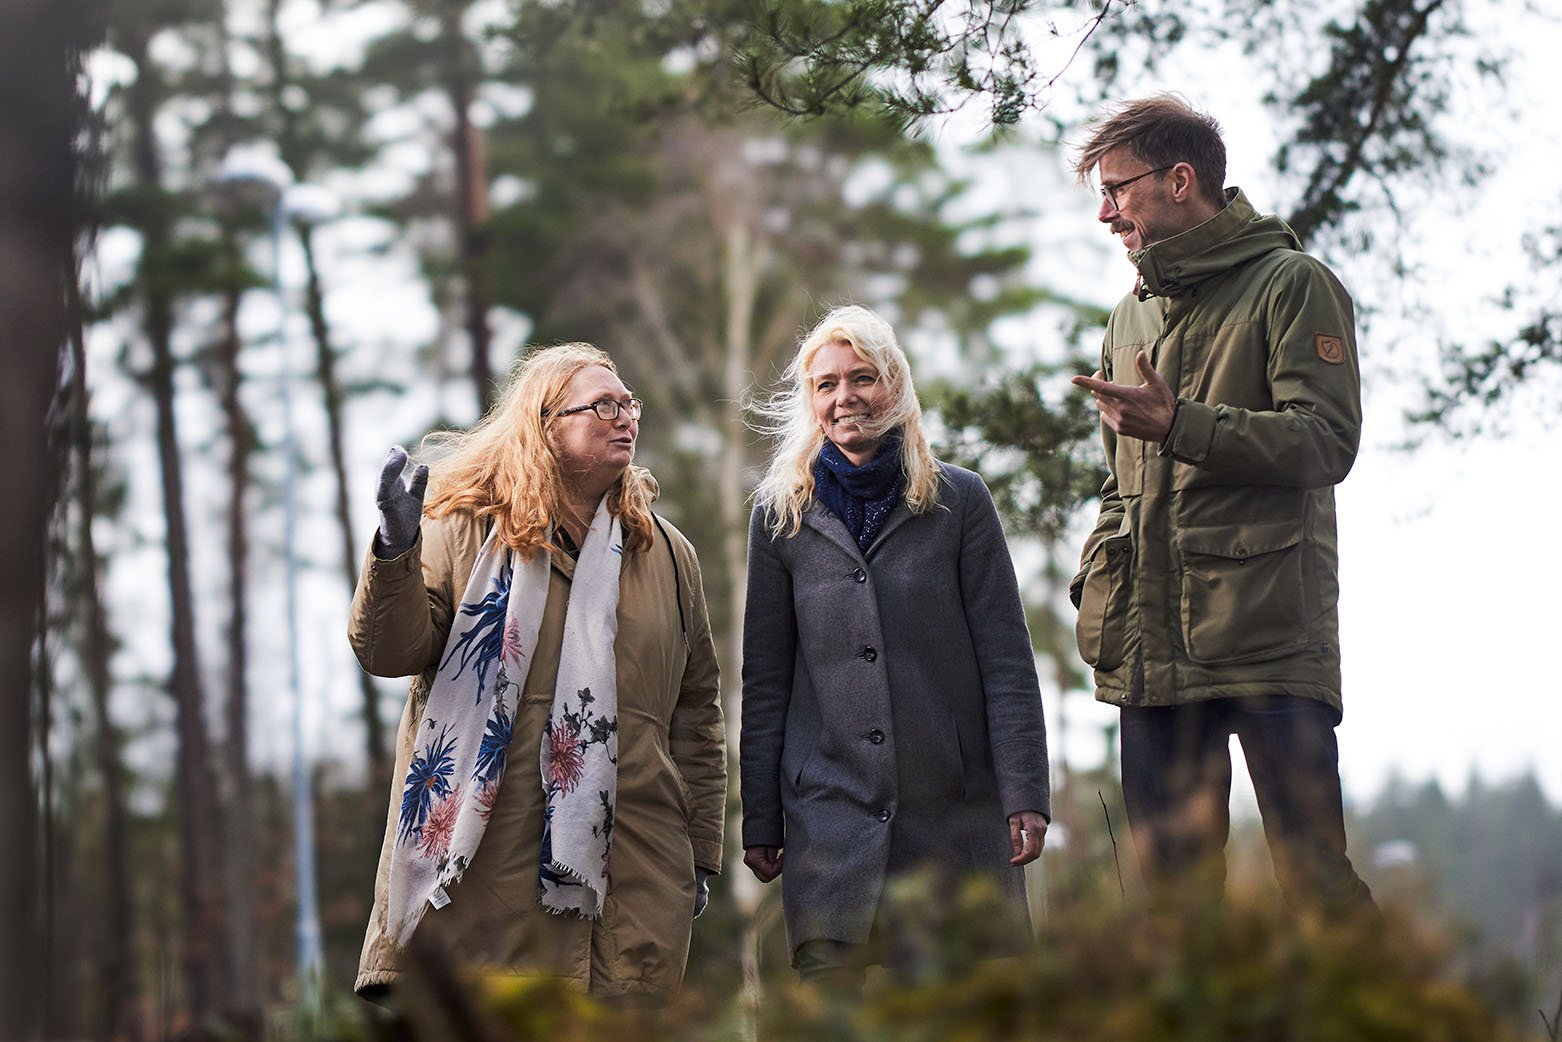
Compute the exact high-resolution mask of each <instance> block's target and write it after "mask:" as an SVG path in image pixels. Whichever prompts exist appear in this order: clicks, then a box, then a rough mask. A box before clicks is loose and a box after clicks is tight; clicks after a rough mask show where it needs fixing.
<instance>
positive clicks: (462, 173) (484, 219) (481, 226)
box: [440, 2, 494, 413]
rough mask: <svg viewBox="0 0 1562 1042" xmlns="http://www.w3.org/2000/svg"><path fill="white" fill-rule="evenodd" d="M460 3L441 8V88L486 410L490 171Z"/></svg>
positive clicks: (468, 310) (480, 402) (472, 338)
mask: <svg viewBox="0 0 1562 1042" xmlns="http://www.w3.org/2000/svg"><path fill="white" fill-rule="evenodd" d="M465 6H466V5H465V4H464V3H460V2H447V3H445V4H444V5H443V6H442V8H441V12H440V23H441V27H442V29H443V34H444V35H443V37H442V39H443V43H444V46H445V50H446V56H445V57H446V66H445V68H446V77H447V78H446V82H445V91H446V94H447V96H448V97H449V99H450V108H451V111H452V114H453V115H454V116H455V120H456V126H455V131H454V132H453V133H452V134H451V140H450V147H451V151H452V152H453V153H454V155H455V160H456V241H457V243H458V244H459V249H460V251H461V255H460V270H461V281H462V283H463V284H464V289H465V294H466V299H465V327H466V334H467V339H468V341H469V342H470V343H471V346H472V383H473V385H474V386H475V388H476V390H477V408H478V412H479V413H486V412H487V411H488V407H489V406H490V405H492V404H493V395H494V372H493V365H492V363H491V362H490V361H489V358H488V348H489V344H490V343H491V341H492V339H493V337H492V334H491V333H490V331H489V328H488V287H487V271H486V269H487V254H488V229H487V224H488V175H487V169H486V168H487V161H486V158H485V156H484V153H483V140H482V131H481V130H479V129H478V128H477V127H476V126H475V125H474V124H473V123H472V91H473V78H474V77H473V71H472V68H471V66H472V63H473V53H472V47H471V45H470V44H469V43H468V42H467V39H466V35H465V33H463V31H462V29H461V15H462V12H463V9H464V8H465Z"/></svg>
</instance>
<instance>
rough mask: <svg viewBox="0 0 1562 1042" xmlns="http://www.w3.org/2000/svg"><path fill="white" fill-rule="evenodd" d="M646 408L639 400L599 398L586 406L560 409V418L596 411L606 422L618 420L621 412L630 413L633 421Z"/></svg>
mask: <svg viewBox="0 0 1562 1042" xmlns="http://www.w3.org/2000/svg"><path fill="white" fill-rule="evenodd" d="M644 408H645V403H644V402H642V401H641V400H640V399H638V398H625V399H624V400H623V401H619V400H618V399H616V398H599V399H597V400H596V401H594V402H590V403H588V404H586V405H572V406H570V407H569V408H568V409H560V410H559V411H558V415H559V416H570V415H572V414H574V413H577V412H585V411H586V410H587V409H593V410H595V411H596V414H597V416H598V417H599V418H600V419H604V420H616V419H618V414H619V412H621V411H624V412H628V413H629V418H630V419H631V420H638V419H639V418H640V411H641V410H642V409H644Z"/></svg>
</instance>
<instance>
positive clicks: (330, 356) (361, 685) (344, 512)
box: [298, 225, 391, 792]
mask: <svg viewBox="0 0 1562 1042" xmlns="http://www.w3.org/2000/svg"><path fill="white" fill-rule="evenodd" d="M298 235H299V240H300V242H302V243H303V247H304V263H305V267H306V269H307V274H308V284H307V288H306V291H305V300H304V310H305V311H306V312H307V313H308V315H309V331H310V334H311V335H312V336H313V338H314V342H315V373H316V376H317V377H318V378H319V380H320V394H321V398H322V399H323V401H324V404H325V419H326V441H327V445H328V447H329V449H330V454H331V474H332V477H333V478H334V479H335V483H336V521H337V526H338V528H339V529H340V530H341V533H342V566H343V576H344V577H345V578H346V580H347V588H348V589H349V590H350V589H352V588H353V587H354V586H356V585H357V584H358V556H357V554H356V553H354V552H353V519H352V511H351V509H350V507H349V500H348V495H347V452H346V449H345V443H346V434H345V424H344V423H343V420H342V402H343V398H344V395H343V393H342V385H341V381H340V379H339V378H338V377H337V375H336V349H335V348H334V347H332V346H331V327H330V326H329V325H327V324H326V320H325V293H324V290H323V289H322V288H321V284H320V269H319V267H318V266H317V265H316V263H315V240H314V230H313V229H312V228H310V227H309V226H308V225H300V226H299V228H298ZM358 690H359V693H360V695H361V696H362V703H363V724H364V741H365V745H366V746H367V750H368V760H367V763H368V787H369V789H370V791H374V792H377V791H378V786H381V785H383V784H384V783H385V782H386V780H387V779H389V778H390V773H391V762H390V756H389V750H388V746H387V742H386V738H385V719H384V717H383V716H382V715H381V713H380V694H379V690H378V689H377V688H376V687H375V686H374V680H373V679H372V678H371V677H370V676H369V674H367V673H365V672H363V671H362V670H359V671H358Z"/></svg>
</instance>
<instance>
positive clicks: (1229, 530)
mask: <svg viewBox="0 0 1562 1042" xmlns="http://www.w3.org/2000/svg"><path fill="white" fill-rule="evenodd" d="M1176 538H1177V548H1178V550H1179V551H1180V553H1181V555H1182V638H1183V644H1184V646H1185V647H1186V648H1187V651H1188V658H1189V659H1191V660H1192V661H1194V662H1198V663H1203V664H1206V665H1217V664H1222V663H1230V662H1258V661H1262V660H1264V659H1270V658H1278V657H1280V656H1281V655H1284V654H1287V653H1288V652H1291V651H1294V650H1296V649H1297V648H1299V647H1301V646H1303V645H1304V644H1306V643H1307V615H1306V612H1305V610H1304V607H1305V606H1304V603H1303V598H1304V594H1303V586H1302V526H1301V523H1300V522H1298V521H1260V522H1249V523H1246V524H1232V525H1196V526H1188V527H1186V528H1183V529H1181V530H1179V531H1178V532H1177V537H1176Z"/></svg>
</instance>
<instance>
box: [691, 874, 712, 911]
mask: <svg viewBox="0 0 1562 1042" xmlns="http://www.w3.org/2000/svg"><path fill="white" fill-rule="evenodd" d="M708 904H710V869H708V868H701V867H700V866H698V865H695V866H694V918H696V919H698V918H699V917H700V913H701V912H703V911H705V906H706V905H708Z"/></svg>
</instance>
